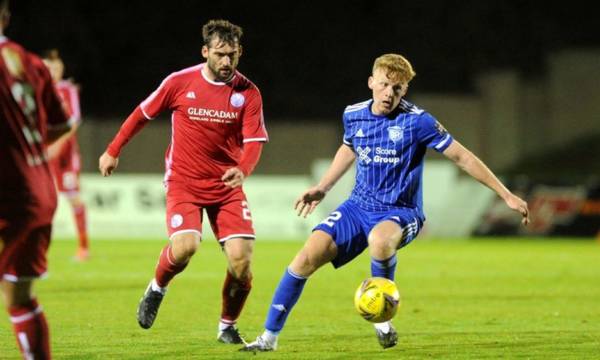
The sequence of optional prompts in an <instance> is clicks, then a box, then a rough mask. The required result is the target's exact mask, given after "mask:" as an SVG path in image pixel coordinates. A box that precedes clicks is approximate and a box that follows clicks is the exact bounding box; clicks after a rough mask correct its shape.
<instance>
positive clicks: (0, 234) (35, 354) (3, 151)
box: [0, 0, 69, 359]
mask: <svg viewBox="0 0 600 360" xmlns="http://www.w3.org/2000/svg"><path fill="white" fill-rule="evenodd" d="M9 14H10V13H9V9H8V0H0V169H1V171H0V285H1V288H2V293H3V294H4V298H5V304H6V307H7V310H8V313H9V316H10V321H11V322H12V324H13V329H14V332H15V335H16V338H17V343H18V345H19V349H20V350H21V353H22V354H23V357H24V358H25V359H50V357H51V355H50V339H49V330H48V324H47V322H46V318H45V316H44V312H43V310H42V307H41V306H40V305H39V303H38V301H37V299H36V297H35V296H34V295H33V294H32V285H33V280H34V279H35V278H38V277H40V276H42V275H44V274H45V272H46V267H47V265H46V252H47V250H48V246H49V244H50V232H51V228H52V217H53V215H54V211H55V209H56V190H55V188H54V181H53V180H52V174H51V173H50V167H49V165H48V162H47V156H46V144H47V143H49V142H51V141H54V140H56V139H58V138H59V137H60V136H62V135H64V134H65V133H67V132H68V131H69V124H68V122H67V115H66V114H65V113H64V111H63V108H62V105H61V102H60V99H59V98H58V95H57V94H56V92H55V91H54V86H53V84H52V79H51V77H50V74H49V73H48V70H47V69H46V67H45V66H44V63H43V62H42V60H41V59H40V58H38V57H37V56H35V55H33V54H31V53H29V52H27V51H26V50H25V49H23V48H22V47H21V46H20V45H18V44H16V43H14V42H12V41H10V40H8V39H7V38H6V37H5V36H4V35H3V30H4V28H5V27H6V26H7V25H8V20H9Z"/></svg>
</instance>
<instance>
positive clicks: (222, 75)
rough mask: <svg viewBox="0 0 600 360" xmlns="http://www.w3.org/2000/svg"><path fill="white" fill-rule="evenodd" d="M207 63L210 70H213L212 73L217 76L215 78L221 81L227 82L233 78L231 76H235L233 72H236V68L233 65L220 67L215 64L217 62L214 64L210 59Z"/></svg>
mask: <svg viewBox="0 0 600 360" xmlns="http://www.w3.org/2000/svg"><path fill="white" fill-rule="evenodd" d="M207 64H208V69H209V70H210V72H212V74H213V75H214V76H215V78H216V79H217V80H218V81H221V82H227V81H229V80H231V78H232V77H233V74H234V72H235V71H234V68H233V67H232V66H229V67H222V68H220V69H218V68H217V67H216V66H215V64H212V63H211V62H210V61H208V62H207Z"/></svg>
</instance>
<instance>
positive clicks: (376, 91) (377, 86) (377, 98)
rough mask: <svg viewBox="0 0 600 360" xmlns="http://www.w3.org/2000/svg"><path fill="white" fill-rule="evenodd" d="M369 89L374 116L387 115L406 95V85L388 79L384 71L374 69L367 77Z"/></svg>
mask: <svg viewBox="0 0 600 360" xmlns="http://www.w3.org/2000/svg"><path fill="white" fill-rule="evenodd" d="M369 89H371V90H372V91H373V106H372V108H371V111H373V113H374V114H375V115H387V114H389V113H391V112H392V111H393V110H394V109H395V108H396V107H397V106H398V104H400V100H401V99H402V97H403V96H404V95H405V94H406V90H407V89H408V84H407V83H404V82H402V81H400V80H395V81H394V80H392V79H390V78H388V76H387V74H386V72H385V70H382V69H376V70H375V72H374V73H373V75H372V76H371V77H369Z"/></svg>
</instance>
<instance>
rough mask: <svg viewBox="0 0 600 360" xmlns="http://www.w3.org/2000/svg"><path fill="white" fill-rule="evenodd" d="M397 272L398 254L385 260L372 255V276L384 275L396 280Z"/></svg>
mask: <svg viewBox="0 0 600 360" xmlns="http://www.w3.org/2000/svg"><path fill="white" fill-rule="evenodd" d="M395 273H396V254H394V255H392V256H391V257H389V258H387V259H385V260H378V259H375V258H374V257H371V276H373V277H383V278H386V279H390V280H392V281H394V275H395Z"/></svg>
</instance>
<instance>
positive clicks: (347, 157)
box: [317, 144, 356, 193]
mask: <svg viewBox="0 0 600 360" xmlns="http://www.w3.org/2000/svg"><path fill="white" fill-rule="evenodd" d="M355 159H356V156H355V155H354V151H352V148H351V147H349V146H348V145H345V144H342V146H340V148H339V149H338V151H337V153H336V154H335V157H334V158H333V161H332V162H331V165H330V166H329V168H328V169H327V171H326V172H325V174H324V175H323V177H321V181H319V184H317V187H318V188H320V189H321V190H322V191H323V192H325V193H326V192H328V191H329V190H331V188H332V187H333V186H334V185H335V184H336V183H337V182H338V180H339V179H340V178H341V177H342V176H343V175H344V174H345V173H346V172H347V171H348V169H350V166H352V164H353V163H354V160H355Z"/></svg>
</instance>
